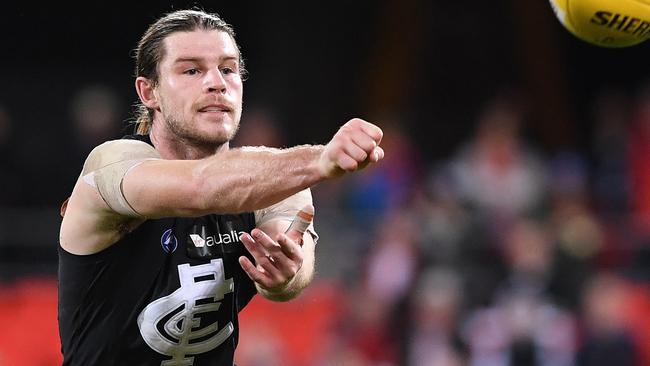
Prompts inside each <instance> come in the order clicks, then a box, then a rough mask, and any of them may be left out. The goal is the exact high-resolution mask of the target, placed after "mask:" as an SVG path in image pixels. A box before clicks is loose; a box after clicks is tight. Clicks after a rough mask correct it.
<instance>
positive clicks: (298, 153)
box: [193, 145, 325, 213]
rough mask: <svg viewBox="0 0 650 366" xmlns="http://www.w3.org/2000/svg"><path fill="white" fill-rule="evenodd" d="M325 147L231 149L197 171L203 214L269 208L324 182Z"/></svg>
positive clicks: (202, 163) (197, 167)
mask: <svg viewBox="0 0 650 366" xmlns="http://www.w3.org/2000/svg"><path fill="white" fill-rule="evenodd" d="M323 148H324V147H323V146H306V145H305V146H297V147H294V148H290V149H266V150H248V149H231V150H229V151H225V152H223V153H219V154H217V155H215V156H212V157H210V158H207V159H204V160H202V161H200V162H199V163H198V164H197V166H196V168H195V169H194V172H193V175H194V178H195V179H196V180H197V181H198V182H199V186H200V188H199V192H200V194H201V196H202V197H203V200H202V205H204V206H203V207H202V210H204V211H205V212H211V213H220V212H224V213H226V212H227V213H237V212H245V211H253V210H257V209H261V208H264V207H268V206H270V205H272V204H274V203H276V202H278V201H280V200H282V199H284V198H287V197H289V196H291V195H293V194H295V193H297V192H299V191H301V190H303V189H305V188H307V187H310V186H312V185H314V184H316V183H318V182H320V181H321V180H323V179H325V178H324V175H323V174H322V172H321V171H320V170H319V166H318V160H319V157H320V154H321V153H322V151H323Z"/></svg>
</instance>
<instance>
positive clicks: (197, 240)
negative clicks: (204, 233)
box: [190, 234, 205, 248]
mask: <svg viewBox="0 0 650 366" xmlns="http://www.w3.org/2000/svg"><path fill="white" fill-rule="evenodd" d="M190 239H192V243H194V246H195V247H197V248H203V247H204V246H205V239H203V238H202V237H201V236H200V235H199V234H190Z"/></svg>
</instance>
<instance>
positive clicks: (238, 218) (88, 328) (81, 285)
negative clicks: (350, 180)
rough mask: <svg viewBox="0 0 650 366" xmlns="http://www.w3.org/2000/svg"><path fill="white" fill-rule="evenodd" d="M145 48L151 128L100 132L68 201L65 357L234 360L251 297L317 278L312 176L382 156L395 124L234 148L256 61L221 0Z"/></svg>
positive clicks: (125, 361) (63, 266) (151, 32)
mask: <svg viewBox="0 0 650 366" xmlns="http://www.w3.org/2000/svg"><path fill="white" fill-rule="evenodd" d="M135 56H136V57H135V58H136V72H135V76H136V78H135V89H136V91H137V94H138V97H139V103H140V104H139V106H138V110H137V111H138V115H137V126H136V134H134V135H129V136H124V137H123V138H122V139H118V140H112V141H107V142H104V143H102V144H100V145H99V146H97V147H95V148H94V149H93V150H92V151H91V152H90V154H89V155H88V158H87V159H86V162H85V163H84V166H83V168H82V171H81V174H80V175H79V179H78V180H77V182H76V184H75V185H74V188H73V189H72V193H71V195H70V198H69V200H67V201H66V202H65V203H64V204H63V205H62V207H61V215H62V216H63V220H62V223H61V229H60V235H59V243H58V244H59V246H58V253H59V271H58V275H59V276H58V281H59V282H58V284H59V286H58V290H59V304H58V305H59V306H58V310H59V312H58V320H59V330H60V332H59V333H60V337H61V343H62V353H63V355H64V362H63V364H64V365H66V366H68V365H83V366H90V365H102V366H108V365H152V366H154V365H156V366H157V365H168V364H175V365H181V364H182V365H194V366H201V365H223V366H226V365H228V366H231V365H232V364H233V357H234V352H235V348H236V347H237V343H238V333H239V323H238V319H239V312H240V311H241V310H242V309H243V308H244V307H245V306H246V304H248V303H249V301H250V300H251V299H252V298H253V297H254V296H255V295H256V294H260V295H261V296H263V297H265V298H266V299H269V300H272V301H288V300H290V299H292V298H295V297H296V296H298V295H299V294H300V293H301V292H302V290H303V289H304V288H305V287H306V286H308V285H309V284H310V283H311V280H312V278H313V273H314V261H315V257H314V250H315V243H316V240H317V235H316V232H315V230H314V227H313V225H312V224H311V222H312V218H313V213H314V212H313V207H312V206H311V194H310V187H312V186H314V185H316V184H317V183H320V182H324V181H328V180H331V179H334V178H337V177H340V176H343V175H345V174H346V173H351V172H355V171H358V170H361V169H363V168H364V167H366V166H367V165H369V164H372V163H376V162H379V161H380V160H381V159H382V158H383V155H384V152H383V150H382V148H381V147H379V144H380V142H381V139H382V137H383V132H382V130H381V129H380V128H379V127H377V126H375V125H374V124H372V123H369V122H367V121H364V120H362V119H359V118H353V119H351V120H349V121H348V122H347V123H345V124H343V125H342V126H341V127H340V129H339V130H338V131H337V132H336V133H335V134H334V136H333V137H332V139H331V140H330V141H329V142H328V143H327V144H326V145H301V146H296V147H292V148H287V149H272V148H248V149H245V148H240V149H237V148H230V144H229V143H230V141H231V140H232V138H233V137H234V135H235V134H236V132H237V129H238V127H239V121H240V117H241V111H242V101H243V81H244V76H245V68H244V65H243V57H242V55H241V52H240V49H239V45H238V44H237V42H236V41H235V36H234V31H233V29H232V27H231V26H230V25H229V24H227V23H226V22H225V21H224V20H223V19H221V18H220V17H219V16H218V15H217V14H211V13H206V12H204V11H200V10H177V11H173V12H171V13H168V14H164V15H162V16H161V17H159V18H158V19H157V20H155V21H154V22H153V23H152V24H150V25H149V26H148V28H147V29H146V31H145V32H144V34H143V35H142V37H141V38H140V41H139V42H138V45H137V49H136V51H135ZM296 224H298V225H296Z"/></svg>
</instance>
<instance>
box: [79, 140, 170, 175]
mask: <svg viewBox="0 0 650 366" xmlns="http://www.w3.org/2000/svg"><path fill="white" fill-rule="evenodd" d="M158 158H160V154H158V152H157V151H156V149H154V148H153V146H151V145H149V144H147V143H146V142H143V141H139V140H126V139H122V140H112V141H107V142H104V143H103V144H101V145H98V146H97V147H95V148H94V149H93V150H92V151H91V152H90V154H88V157H87V158H86V162H85V163H84V168H83V172H82V174H87V173H90V172H92V171H94V170H97V169H101V168H103V167H106V166H108V165H110V164H114V163H118V162H122V161H128V160H135V159H158Z"/></svg>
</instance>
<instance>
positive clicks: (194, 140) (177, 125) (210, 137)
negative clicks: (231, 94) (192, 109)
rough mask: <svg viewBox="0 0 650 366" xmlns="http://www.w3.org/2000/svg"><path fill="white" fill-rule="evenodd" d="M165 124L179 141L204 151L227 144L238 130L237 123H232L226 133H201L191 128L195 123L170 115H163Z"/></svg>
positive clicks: (224, 131)
mask: <svg viewBox="0 0 650 366" xmlns="http://www.w3.org/2000/svg"><path fill="white" fill-rule="evenodd" d="M163 118H164V120H165V124H166V125H167V128H168V129H169V131H171V132H172V133H173V134H174V136H176V137H177V138H178V139H179V140H181V141H183V142H185V143H187V144H189V145H192V146H196V147H200V148H204V149H217V148H218V147H219V146H221V145H223V144H226V143H228V142H229V141H230V140H232V138H233V137H235V135H236V134H237V131H238V130H239V121H233V129H232V131H230V133H228V131H226V130H225V128H224V129H223V130H222V131H221V132H219V133H216V134H215V133H203V132H201V131H200V130H199V129H198V128H193V127H194V126H196V125H197V124H196V123H193V121H189V122H183V119H182V118H179V116H176V115H174V114H173V113H170V114H168V115H163Z"/></svg>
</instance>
